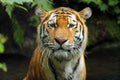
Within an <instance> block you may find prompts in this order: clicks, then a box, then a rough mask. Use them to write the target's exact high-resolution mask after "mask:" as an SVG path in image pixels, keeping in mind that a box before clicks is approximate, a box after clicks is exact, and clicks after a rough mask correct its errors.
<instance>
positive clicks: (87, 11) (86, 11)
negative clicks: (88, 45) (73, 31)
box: [79, 7, 92, 20]
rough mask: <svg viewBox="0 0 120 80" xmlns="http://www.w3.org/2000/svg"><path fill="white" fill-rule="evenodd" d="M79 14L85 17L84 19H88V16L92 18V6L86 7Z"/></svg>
mask: <svg viewBox="0 0 120 80" xmlns="http://www.w3.org/2000/svg"><path fill="white" fill-rule="evenodd" d="M79 15H80V16H81V17H82V18H83V19H85V20H86V19H88V18H90V17H91V15H92V10H91V8H90V7H86V8H84V9H83V10H81V11H80V12H79Z"/></svg>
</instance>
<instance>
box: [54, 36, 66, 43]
mask: <svg viewBox="0 0 120 80" xmlns="http://www.w3.org/2000/svg"><path fill="white" fill-rule="evenodd" d="M55 41H56V42H57V43H59V44H63V43H65V42H66V41H67V39H66V38H62V37H61V38H55Z"/></svg>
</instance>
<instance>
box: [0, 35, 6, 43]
mask: <svg viewBox="0 0 120 80" xmlns="http://www.w3.org/2000/svg"><path fill="white" fill-rule="evenodd" d="M6 41H7V37H5V36H3V35H2V34H0V43H1V44H4V43H5V42H6Z"/></svg>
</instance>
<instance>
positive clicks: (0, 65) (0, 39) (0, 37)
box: [0, 34, 7, 72]
mask: <svg viewBox="0 0 120 80" xmlns="http://www.w3.org/2000/svg"><path fill="white" fill-rule="evenodd" d="M6 41H7V38H6V37H5V36H3V35H2V34H0V54H3V52H4V51H5V47H4V43H5V42H6ZM0 69H2V70H3V71H5V72H6V71H7V67H6V64H5V63H0Z"/></svg>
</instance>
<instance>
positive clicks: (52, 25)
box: [48, 23, 56, 28]
mask: <svg viewBox="0 0 120 80" xmlns="http://www.w3.org/2000/svg"><path fill="white" fill-rule="evenodd" d="M48 26H49V27H50V28H55V27H56V24H55V23H48Z"/></svg>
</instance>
